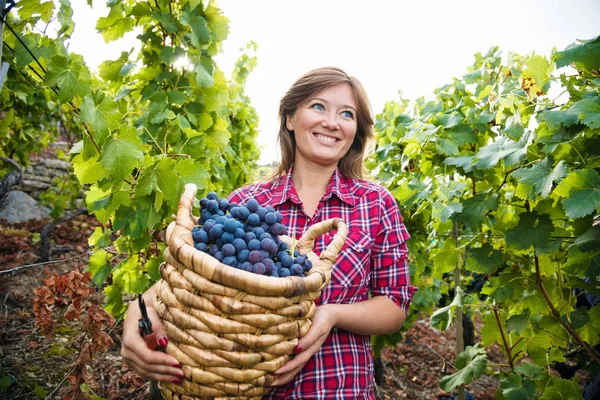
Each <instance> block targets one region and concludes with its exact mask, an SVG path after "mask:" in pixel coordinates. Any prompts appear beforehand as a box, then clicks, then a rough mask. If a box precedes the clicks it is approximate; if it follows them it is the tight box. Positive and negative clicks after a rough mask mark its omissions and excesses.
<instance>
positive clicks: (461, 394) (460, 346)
mask: <svg viewBox="0 0 600 400" xmlns="http://www.w3.org/2000/svg"><path fill="white" fill-rule="evenodd" d="M452 237H453V238H454V240H455V241H456V250H457V252H458V249H459V248H460V244H459V239H458V223H457V222H454V223H453V224H452ZM461 264H462V263H461V260H460V257H458V256H457V257H456V268H454V288H455V293H458V290H459V288H460V269H461V267H462V265H461ZM462 317H463V313H462V307H461V306H460V305H459V306H456V311H455V322H456V355H459V354H460V353H462V352H463V351H464V350H465V342H464V340H463V324H462ZM458 400H465V385H464V384H463V385H460V386H459V387H458Z"/></svg>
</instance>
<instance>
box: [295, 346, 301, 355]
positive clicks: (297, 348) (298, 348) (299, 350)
mask: <svg viewBox="0 0 600 400" xmlns="http://www.w3.org/2000/svg"><path fill="white" fill-rule="evenodd" d="M298 353H302V345H300V344H297V345H296V347H294V354H298Z"/></svg>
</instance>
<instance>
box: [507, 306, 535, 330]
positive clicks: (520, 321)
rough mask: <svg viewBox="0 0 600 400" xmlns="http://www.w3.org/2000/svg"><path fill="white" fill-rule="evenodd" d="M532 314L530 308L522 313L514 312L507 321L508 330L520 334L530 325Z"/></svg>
mask: <svg viewBox="0 0 600 400" xmlns="http://www.w3.org/2000/svg"><path fill="white" fill-rule="evenodd" d="M530 315H531V313H530V311H529V308H527V309H525V311H523V313H521V314H513V315H511V316H510V317H509V318H508V320H507V321H506V331H507V332H513V333H516V334H517V335H520V334H521V332H523V331H524V330H525V329H526V328H527V326H528V325H529V316H530Z"/></svg>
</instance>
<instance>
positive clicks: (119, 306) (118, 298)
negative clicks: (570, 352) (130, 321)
mask: <svg viewBox="0 0 600 400" xmlns="http://www.w3.org/2000/svg"><path fill="white" fill-rule="evenodd" d="M104 303H105V305H104V309H105V310H106V311H108V313H109V314H110V315H121V314H122V313H124V312H125V311H126V310H127V308H126V307H125V304H123V292H122V290H121V288H120V287H119V286H118V285H108V286H106V287H105V288H104Z"/></svg>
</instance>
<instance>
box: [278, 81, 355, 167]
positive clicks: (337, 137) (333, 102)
mask: <svg viewBox="0 0 600 400" xmlns="http://www.w3.org/2000/svg"><path fill="white" fill-rule="evenodd" d="M356 109H357V107H356V101H355V100H354V93H353V92H352V88H350V86H349V85H347V84H345V83H342V84H339V85H336V86H331V87H329V88H327V89H324V90H322V91H321V92H319V93H317V94H316V95H315V96H314V97H312V98H310V99H308V101H307V102H305V103H304V104H302V105H300V107H298V109H297V110H296V112H295V113H294V115H292V116H291V117H288V118H287V121H286V126H287V128H288V129H289V130H290V131H293V132H294V136H295V138H296V154H295V160H296V162H298V161H300V159H301V160H302V161H307V162H310V163H315V164H318V165H322V166H333V165H336V166H337V163H338V161H339V160H341V159H342V157H343V156H344V155H345V154H346V153H347V152H348V149H350V146H351V145H352V142H353V141H354V136H355V135H356V127H357V122H356Z"/></svg>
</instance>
